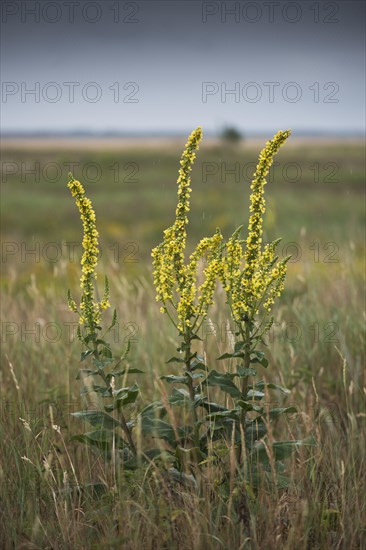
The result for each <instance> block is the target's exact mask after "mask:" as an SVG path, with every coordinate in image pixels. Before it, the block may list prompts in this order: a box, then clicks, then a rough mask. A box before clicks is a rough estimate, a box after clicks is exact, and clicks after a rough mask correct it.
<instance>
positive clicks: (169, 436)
mask: <svg viewBox="0 0 366 550" xmlns="http://www.w3.org/2000/svg"><path fill="white" fill-rule="evenodd" d="M158 406H159V408H160V404H159V402H158ZM156 412H157V409H156V407H155V404H151V405H148V406H147V407H146V408H145V409H144V410H143V411H142V412H141V414H140V418H141V430H142V433H143V434H144V435H148V436H150V437H153V438H159V439H164V440H165V441H167V442H168V443H169V444H170V445H171V446H172V447H175V446H176V445H177V443H178V442H177V437H176V435H175V431H174V428H173V426H172V425H171V424H169V423H168V422H165V421H164V420H162V419H161V418H157V417H156ZM191 431H192V428H191V426H184V427H182V428H177V434H178V438H179V439H184V438H186V437H187V436H188V435H189V433H191Z"/></svg>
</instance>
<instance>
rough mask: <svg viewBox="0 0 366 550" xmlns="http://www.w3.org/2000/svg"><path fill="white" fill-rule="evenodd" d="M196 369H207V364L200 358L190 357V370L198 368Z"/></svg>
mask: <svg viewBox="0 0 366 550" xmlns="http://www.w3.org/2000/svg"><path fill="white" fill-rule="evenodd" d="M198 369H201V370H208V369H207V366H206V365H205V363H204V362H203V361H202V360H201V358H197V359H192V361H191V371H192V372H193V371H195V370H198Z"/></svg>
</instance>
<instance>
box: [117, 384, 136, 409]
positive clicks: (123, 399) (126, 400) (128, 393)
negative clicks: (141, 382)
mask: <svg viewBox="0 0 366 550" xmlns="http://www.w3.org/2000/svg"><path fill="white" fill-rule="evenodd" d="M138 394H139V387H138V385H137V384H134V385H133V386H130V387H129V388H120V389H119V390H116V391H115V392H113V398H114V400H115V401H117V402H118V405H119V406H120V407H124V406H125V405H130V404H131V403H135V401H136V399H137V397H138Z"/></svg>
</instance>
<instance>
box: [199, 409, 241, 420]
mask: <svg viewBox="0 0 366 550" xmlns="http://www.w3.org/2000/svg"><path fill="white" fill-rule="evenodd" d="M239 414H240V411H238V410H236V409H231V410H227V411H219V412H215V413H211V414H208V415H207V416H206V420H211V421H212V420H213V421H215V420H220V419H222V418H225V419H227V418H230V419H232V420H235V421H236V422H239Z"/></svg>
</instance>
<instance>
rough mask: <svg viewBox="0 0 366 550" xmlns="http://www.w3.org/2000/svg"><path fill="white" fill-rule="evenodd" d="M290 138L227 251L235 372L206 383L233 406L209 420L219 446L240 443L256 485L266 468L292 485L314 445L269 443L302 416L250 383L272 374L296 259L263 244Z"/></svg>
mask: <svg viewBox="0 0 366 550" xmlns="http://www.w3.org/2000/svg"><path fill="white" fill-rule="evenodd" d="M289 136H290V130H287V131H284V132H282V131H280V132H278V133H277V134H276V135H275V136H274V138H273V139H272V140H270V141H268V142H267V143H266V146H265V148H264V149H263V150H262V151H261V153H260V155H259V161H258V164H257V166H256V170H255V173H254V176H253V180H252V184H251V196H250V216H249V225H248V235H247V237H246V239H241V237H240V234H241V231H242V229H243V226H241V227H239V228H238V229H237V230H236V231H235V232H234V233H233V235H232V236H231V237H230V238H229V240H228V242H227V243H226V244H225V245H224V247H223V253H222V256H221V262H220V272H219V278H220V280H221V282H222V285H223V288H224V291H225V294H226V303H227V304H228V307H229V310H230V316H231V319H232V322H233V323H234V326H235V330H234V338H233V343H234V345H233V349H232V350H230V351H229V352H228V353H225V354H223V355H222V356H221V357H219V359H220V360H231V361H232V362H233V363H234V364H235V370H234V371H232V370H231V371H224V372H222V371H216V370H212V371H210V372H209V374H208V376H207V378H206V380H205V381H204V383H205V384H207V385H208V386H214V387H215V386H216V387H218V388H220V389H221V390H222V391H223V392H224V393H226V394H227V395H228V396H230V398H231V399H232V402H233V404H234V405H233V407H231V408H227V407H226V408H225V407H222V408H221V410H218V411H214V412H212V413H210V414H209V415H208V417H207V420H209V421H210V422H211V426H210V428H211V441H213V440H220V439H221V440H222V438H223V439H224V440H226V442H227V443H229V444H232V443H234V447H235V449H236V455H235V456H236V465H237V468H238V472H242V473H244V478H245V480H246V481H247V482H249V483H250V485H251V486H255V485H256V484H257V483H258V482H259V464H261V466H262V467H263V468H264V473H265V478H267V480H270V481H271V482H272V481H273V480H274V479H275V480H276V483H286V478H285V477H284V476H283V475H282V472H283V469H284V466H283V464H282V462H281V459H283V458H285V457H286V456H288V455H289V454H290V453H291V452H292V451H293V450H294V449H295V448H296V447H297V446H299V445H301V444H304V443H312V441H306V440H305V441H285V442H275V443H272V445H269V444H268V442H267V443H266V441H265V436H266V434H267V431H268V428H269V426H270V424H271V422H272V421H274V420H275V419H277V418H278V417H279V416H280V415H282V414H286V413H287V414H288V413H294V412H296V409H295V408H294V407H291V406H290V407H286V406H282V407H273V408H272V409H270V410H269V409H268V407H267V408H266V407H265V406H264V405H261V401H262V400H263V398H265V396H266V392H267V389H275V390H278V391H280V392H282V393H283V394H285V395H286V394H288V393H289V391H288V390H287V389H286V388H283V387H281V386H279V385H277V384H273V383H267V382H265V381H263V380H262V381H259V382H256V383H255V382H253V381H252V382H250V381H251V380H252V379H253V377H255V376H256V375H257V368H254V367H257V365H260V366H261V367H264V368H267V367H268V360H267V359H266V357H265V354H264V352H263V351H260V350H258V349H257V347H258V344H265V341H264V337H265V335H266V334H267V333H268V332H269V330H270V329H271V327H272V325H273V322H274V318H273V317H269V313H270V311H271V308H272V306H273V304H274V302H275V300H276V299H277V298H278V297H279V296H280V295H281V293H282V291H283V289H284V281H285V277H286V271H287V263H288V261H289V259H290V256H287V257H285V258H283V259H279V257H278V256H277V255H276V248H277V246H278V244H279V243H280V241H281V239H276V240H275V241H273V242H270V243H268V244H265V245H264V244H263V218H264V214H265V204H266V203H265V198H264V188H265V185H266V183H267V181H266V176H267V175H268V173H269V169H270V167H271V165H272V163H273V158H274V156H275V154H276V153H277V152H278V150H279V149H280V147H281V146H282V145H283V144H284V143H285V141H286V140H287V138H288V137H289ZM253 365H254V366H253Z"/></svg>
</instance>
